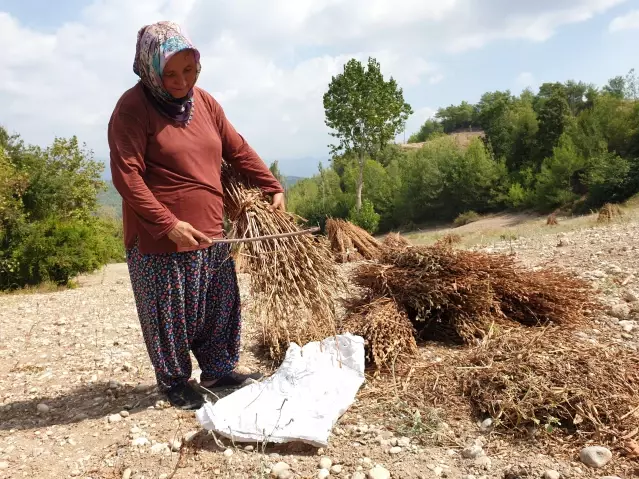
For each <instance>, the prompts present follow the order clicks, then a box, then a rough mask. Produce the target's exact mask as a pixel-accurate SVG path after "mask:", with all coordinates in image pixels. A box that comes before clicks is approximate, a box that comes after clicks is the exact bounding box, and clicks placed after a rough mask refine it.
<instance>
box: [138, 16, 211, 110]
mask: <svg viewBox="0 0 639 479" xmlns="http://www.w3.org/2000/svg"><path fill="white" fill-rule="evenodd" d="M184 50H192V51H193V53H194V54H195V61H196V64H197V74H196V80H197V77H198V76H199V74H200V69H201V66H200V52H199V51H198V50H197V49H196V48H195V47H194V46H193V44H192V43H191V41H190V40H189V39H188V38H187V37H186V35H184V33H182V28H181V27H180V26H179V25H178V24H176V23H174V22H158V23H154V24H153V25H146V26H144V27H142V28H141V29H140V30H139V31H138V40H137V44H136V47H135V61H134V62H133V72H134V73H135V74H136V75H138V76H139V77H140V80H141V81H142V83H143V84H144V86H145V87H146V89H147V92H148V93H149V94H150V95H151V97H152V98H153V100H154V103H155V104H156V106H157V107H158V109H159V110H160V111H161V112H162V113H164V114H165V115H167V116H168V117H169V118H172V119H174V120H176V121H178V122H181V123H188V121H189V120H190V119H191V115H192V110H193V90H191V91H190V92H189V93H188V95H187V96H186V97H185V98H180V99H176V98H173V96H172V95H171V94H170V93H169V92H168V91H166V89H165V88H164V85H163V84H162V72H163V71H164V67H165V65H166V63H167V62H168V61H169V59H170V58H171V56H173V55H174V54H176V53H178V52H181V51H184Z"/></svg>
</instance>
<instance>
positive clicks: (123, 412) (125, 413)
mask: <svg viewBox="0 0 639 479" xmlns="http://www.w3.org/2000/svg"><path fill="white" fill-rule="evenodd" d="M120 416H122V417H129V411H120Z"/></svg>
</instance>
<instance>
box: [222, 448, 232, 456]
mask: <svg viewBox="0 0 639 479" xmlns="http://www.w3.org/2000/svg"><path fill="white" fill-rule="evenodd" d="M232 455H233V449H227V450H226V451H224V457H231V456H232Z"/></svg>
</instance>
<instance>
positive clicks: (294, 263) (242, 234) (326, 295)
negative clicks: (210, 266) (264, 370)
mask: <svg viewBox="0 0 639 479" xmlns="http://www.w3.org/2000/svg"><path fill="white" fill-rule="evenodd" d="M222 178H223V185H224V193H225V210H226V214H227V216H228V218H229V220H230V222H231V225H232V226H231V233H230V234H231V237H234V238H254V237H257V236H265V235H274V234H281V233H290V232H295V231H299V230H300V229H301V228H300V226H299V225H298V221H299V220H300V218H299V217H297V216H295V215H293V214H291V213H288V212H282V211H273V210H272V209H271V207H270V204H269V203H268V202H267V201H266V200H265V199H264V197H263V194H262V193H261V191H260V190H258V189H256V188H251V186H250V184H249V182H248V181H247V180H246V179H244V178H241V177H240V176H239V175H237V174H236V173H235V172H234V171H233V170H232V169H231V168H230V167H229V166H228V165H224V167H223V176H222ZM241 255H242V268H243V271H245V272H247V273H249V274H250V277H251V280H250V284H251V290H252V293H253V294H254V295H256V299H255V303H254V304H255V307H256V312H257V314H258V317H259V320H260V322H261V325H262V332H263V343H264V345H265V346H267V347H268V348H269V351H270V354H271V356H272V357H273V358H274V359H281V358H282V356H283V354H284V353H285V352H286V350H287V348H288V345H289V344H290V342H296V343H298V344H299V345H304V344H306V343H308V342H310V341H319V340H323V339H325V338H326V337H328V336H331V335H334V334H335V332H336V325H335V314H336V313H335V307H334V294H335V293H336V292H337V290H338V289H339V288H341V287H342V286H343V282H342V280H341V279H340V275H339V274H338V271H337V265H336V263H335V261H334V260H333V258H332V254H331V251H330V249H329V248H328V246H327V244H326V243H325V242H323V241H321V240H318V239H317V238H315V237H313V236H310V235H302V236H295V237H288V238H278V239H271V240H264V241H256V242H250V243H244V244H243V245H242V247H241Z"/></svg>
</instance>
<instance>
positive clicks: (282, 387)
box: [196, 334, 364, 447]
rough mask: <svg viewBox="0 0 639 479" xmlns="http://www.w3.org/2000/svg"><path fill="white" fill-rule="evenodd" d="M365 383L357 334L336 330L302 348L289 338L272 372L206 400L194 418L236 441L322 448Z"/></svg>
mask: <svg viewBox="0 0 639 479" xmlns="http://www.w3.org/2000/svg"><path fill="white" fill-rule="evenodd" d="M336 340H337V341H336ZM363 383H364V340H363V338H361V337H360V336H354V335H351V334H344V335H338V336H336V337H331V338H327V339H325V340H323V341H322V342H321V343H320V342H313V343H309V344H307V345H305V346H304V347H303V348H300V347H299V346H298V345H297V344H295V343H292V344H291V345H290V347H289V349H288V350H287V352H286V356H285V359H284V362H283V363H282V365H281V366H280V367H279V369H278V370H277V371H276V372H275V374H273V375H272V376H271V377H269V378H267V379H265V380H263V381H261V382H259V383H254V384H251V385H248V386H245V387H243V388H242V389H239V390H237V391H235V392H234V393H232V394H230V395H228V396H226V397H224V398H221V399H220V400H219V401H217V402H216V403H215V404H212V403H210V402H207V403H206V404H205V405H204V406H202V407H201V408H200V409H199V410H198V411H197V412H196V417H197V419H198V421H199V422H200V424H201V425H202V426H203V427H204V428H205V429H207V430H212V431H215V432H216V433H218V434H220V435H222V436H224V437H227V438H230V439H232V440H234V441H236V442H254V443H262V442H267V443H284V442H294V441H299V442H305V443H307V444H311V445H313V446H316V447H325V446H327V445H328V438H329V435H330V433H331V429H332V428H333V426H334V425H335V423H336V422H337V420H338V419H339V418H340V416H341V415H342V414H344V413H345V412H346V410H347V409H348V408H349V407H350V405H351V404H352V403H353V401H354V400H355V395H356V394H357V391H358V390H359V388H360V387H361V385H362V384H363Z"/></svg>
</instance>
